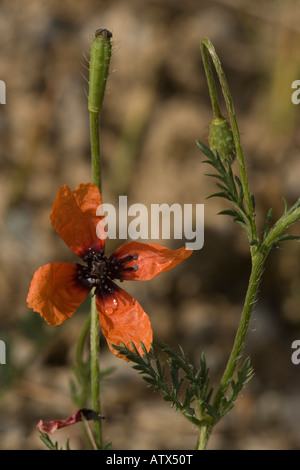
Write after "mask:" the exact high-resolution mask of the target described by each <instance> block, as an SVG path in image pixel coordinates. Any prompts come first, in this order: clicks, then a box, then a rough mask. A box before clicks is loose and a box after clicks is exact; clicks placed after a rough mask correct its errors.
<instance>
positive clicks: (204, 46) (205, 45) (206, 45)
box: [201, 38, 257, 240]
mask: <svg viewBox="0 0 300 470" xmlns="http://www.w3.org/2000/svg"><path fill="white" fill-rule="evenodd" d="M208 53H209V54H210V57H211V59H212V61H213V64H214V66H215V69H216V72H217V75H218V79H219V82H220V85H221V89H222V93H223V97H224V100H225V103H226V108H227V112H228V115H229V120H230V126H231V130H232V133H233V138H234V144H235V151H236V157H237V161H238V165H239V172H240V177H241V183H242V187H243V192H244V198H245V204H246V211H247V214H248V216H249V219H250V223H251V229H252V234H251V239H252V240H253V239H256V238H257V230H256V225H255V220H254V219H255V215H254V209H253V204H252V200H251V195H250V192H249V188H248V179H247V174H246V167H245V161H244V156H243V150H242V145H241V140H240V133H239V128H238V124H237V120H236V115H235V111H234V106H233V101H232V97H231V94H230V91H229V87H228V84H227V79H226V76H225V74H224V71H223V68H222V65H221V62H220V60H219V57H218V56H217V54H216V51H215V48H214V46H213V45H212V43H211V42H210V40H209V39H207V38H204V39H202V41H201V54H202V60H203V65H204V68H205V73H206V77H207V80H208V87H209V92H210V97H211V101H212V104H213V112H214V113H215V112H216V110H218V111H217V112H218V113H219V114H220V111H219V104H216V102H217V101H218V97H217V92H216V86H215V82H214V78H213V74H212V71H211V66H210V62H209V57H208ZM217 117H219V116H217Z"/></svg>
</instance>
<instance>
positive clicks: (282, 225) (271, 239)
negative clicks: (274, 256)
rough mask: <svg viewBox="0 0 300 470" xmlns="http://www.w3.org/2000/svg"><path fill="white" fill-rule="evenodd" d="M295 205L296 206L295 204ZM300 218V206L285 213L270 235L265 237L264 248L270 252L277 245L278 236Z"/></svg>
mask: <svg viewBox="0 0 300 470" xmlns="http://www.w3.org/2000/svg"><path fill="white" fill-rule="evenodd" d="M293 207H294V206H293ZM299 220H300V207H297V208H295V209H294V210H292V211H291V210H290V211H288V212H287V213H286V214H284V215H283V216H282V217H281V218H280V219H279V220H278V221H277V222H276V224H275V225H274V226H273V227H272V229H271V230H270V232H269V233H268V235H267V236H266V237H265V239H264V241H263V243H262V248H263V249H264V250H265V251H266V252H268V251H270V250H271V248H272V247H273V246H274V245H276V243H277V240H278V238H280V236H281V235H282V234H283V233H284V232H285V231H286V230H287V229H288V228H289V227H290V226H291V225H293V224H294V223H295V222H298V221H299Z"/></svg>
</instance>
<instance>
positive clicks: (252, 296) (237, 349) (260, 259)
mask: <svg viewBox="0 0 300 470" xmlns="http://www.w3.org/2000/svg"><path fill="white" fill-rule="evenodd" d="M265 259H266V255H263V254H262V253H261V252H260V251H257V252H256V254H255V255H253V256H252V269H251V275H250V279H249V284H248V289H247V293H246V297H245V302H244V307H243V311H242V315H241V319H240V323H239V327H238V330H237V332H236V336H235V340H234V343H233V347H232V350H231V354H230V356H229V359H228V362H227V366H226V368H225V371H224V374H223V377H222V379H221V382H220V385H219V388H218V391H217V393H216V396H215V399H214V407H215V409H218V407H219V405H220V399H221V398H222V396H224V394H225V393H226V391H227V389H228V386H229V385H230V381H231V379H232V377H233V375H234V372H235V370H236V367H237V364H238V361H239V359H240V356H241V353H242V349H243V346H244V343H245V338H246V334H247V331H248V326H249V322H250V318H251V314H252V311H253V306H254V302H255V300H256V296H257V292H258V286H259V283H260V280H261V276H262V273H263V267H264V262H265Z"/></svg>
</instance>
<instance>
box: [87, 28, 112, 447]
mask: <svg viewBox="0 0 300 470" xmlns="http://www.w3.org/2000/svg"><path fill="white" fill-rule="evenodd" d="M111 36H112V35H111V33H110V32H109V31H108V30H106V29H101V30H97V31H96V33H95V38H94V40H93V43H92V48H91V57H90V78H89V99H88V109H89V113H90V141H91V158H92V175H93V183H94V184H95V185H96V186H97V187H98V188H99V191H100V194H101V192H102V165H101V154H100V115H101V111H102V105H103V98H104V94H105V87H106V83H107V77H108V71H109V64H110V57H111V42H110V38H111ZM94 294H95V293H94V292H93V293H92V299H91V327H90V344H91V397H92V404H93V410H94V411H95V412H96V413H98V414H99V415H100V414H101V402H100V363H99V355H100V326H99V314H98V311H97V308H96V297H95V295H94ZM94 432H95V443H96V446H97V448H98V449H103V441H102V424H101V419H99V420H95V421H94Z"/></svg>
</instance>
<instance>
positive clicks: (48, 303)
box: [27, 263, 90, 325]
mask: <svg viewBox="0 0 300 470" xmlns="http://www.w3.org/2000/svg"><path fill="white" fill-rule="evenodd" d="M77 274H78V267H77V266H76V265H75V264H73V263H49V264H46V265H45V266H42V267H41V268H39V269H38V270H37V271H36V272H35V274H34V276H33V279H32V281H31V285H30V289H29V293H28V296H27V303H28V307H29V308H32V309H33V310H34V311H35V312H39V313H40V315H41V316H42V317H43V318H44V320H46V322H47V323H48V324H49V325H60V324H61V323H63V322H64V321H66V320H68V319H69V318H70V317H71V316H72V315H73V313H75V312H76V310H77V309H78V307H79V306H80V305H81V303H82V302H83V301H84V299H85V298H86V296H87V295H88V293H89V291H90V288H87V287H84V286H81V285H80V284H79V283H78V281H77Z"/></svg>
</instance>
